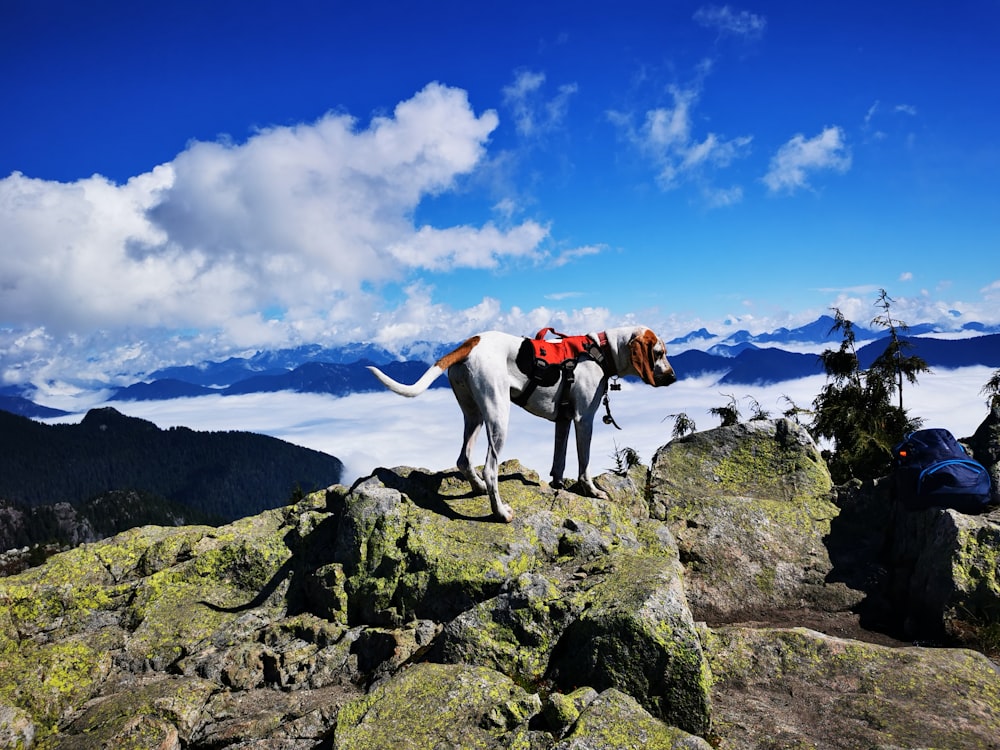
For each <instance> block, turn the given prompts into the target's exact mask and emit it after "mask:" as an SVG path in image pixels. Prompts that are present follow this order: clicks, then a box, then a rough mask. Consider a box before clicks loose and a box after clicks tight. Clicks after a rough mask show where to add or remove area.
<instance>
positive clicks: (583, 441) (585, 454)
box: [576, 414, 608, 500]
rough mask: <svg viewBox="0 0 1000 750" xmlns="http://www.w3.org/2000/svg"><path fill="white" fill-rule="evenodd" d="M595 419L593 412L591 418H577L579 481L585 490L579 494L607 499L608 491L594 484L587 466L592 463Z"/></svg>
mask: <svg viewBox="0 0 1000 750" xmlns="http://www.w3.org/2000/svg"><path fill="white" fill-rule="evenodd" d="M593 419H594V417H593V415H592V414H591V415H590V418H589V419H588V418H587V417H581V418H580V419H578V420H576V457H577V460H578V461H579V464H580V479H579V481H580V485H581V487H582V488H583V490H584V491H583V492H580V493H579V494H581V495H588V496H590V497H598V498H601V499H602V500H607V499H608V495H607V493H605V492H603V491H602V490H599V489H597V485H596V484H594V481H593V480H592V479H591V478H590V473H589V472H588V471H587V467H588V466H589V465H590V441H591V438H592V437H593V435H594V421H593Z"/></svg>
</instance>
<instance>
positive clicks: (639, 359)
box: [628, 328, 656, 385]
mask: <svg viewBox="0 0 1000 750" xmlns="http://www.w3.org/2000/svg"><path fill="white" fill-rule="evenodd" d="M654 346H656V334H655V333H653V332H652V331H651V330H649V329H648V328H646V329H644V330H643V331H642V332H641V333H637V334H636V335H635V336H633V337H632V340H631V341H629V342H628V349H629V358H630V359H631V360H632V367H633V368H634V369H635V371H636V372H637V373H639V377H640V378H642V379H643V380H644V381H646V382H647V383H648V384H649V385H656V376H655V375H654V374H653V347H654Z"/></svg>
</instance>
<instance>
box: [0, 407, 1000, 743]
mask: <svg viewBox="0 0 1000 750" xmlns="http://www.w3.org/2000/svg"><path fill="white" fill-rule="evenodd" d="M501 475H502V484H501V492H502V493H503V494H504V496H505V498H506V499H507V500H508V501H509V502H510V503H511V504H512V506H513V508H514V510H515V514H516V515H515V518H514V521H513V523H510V524H500V523H495V522H494V521H493V520H492V519H491V518H490V517H489V516H488V515H487V514H488V511H489V506H488V503H487V501H486V499H485V498H484V497H476V496H473V495H472V494H471V493H470V491H469V486H468V484H467V483H466V482H465V481H464V480H462V479H461V477H460V476H459V475H458V474H457V472H454V471H452V472H440V473H435V472H427V471H423V470H418V469H411V468H396V469H380V470H378V471H376V472H375V473H374V474H373V475H372V476H370V477H367V478H365V479H363V480H361V481H359V482H357V483H356V484H355V485H354V486H353V487H350V488H348V487H343V486H339V485H338V486H334V487H330V488H329V489H327V490H326V491H325V492H321V493H316V494H313V495H310V496H308V497H307V498H306V499H305V500H303V501H302V502H300V503H298V504H296V505H292V506H288V507H284V508H279V509H275V510H270V511H267V512H264V513H262V514H260V515H257V516H253V517H250V518H245V519H242V520H239V521H237V522H235V523H232V524H230V525H228V526H223V527H219V528H213V527H207V526H187V527H179V528H161V527H144V528H139V529H133V530H131V531H128V532H125V533H122V534H120V535H118V536H116V537H114V538H111V539H107V540H104V541H101V542H96V543H92V544H86V545H83V546H80V547H78V548H76V549H73V550H70V551H67V552H64V553H62V554H59V555H57V556H55V557H53V558H51V559H49V560H48V561H47V562H45V563H44V564H43V565H41V566H39V567H35V568H31V569H29V570H26V571H24V572H22V573H20V574H18V575H14V576H10V577H7V578H3V579H0V748H45V749H46V750H56V749H59V750H71V749H72V750H76V749H78V748H79V749H84V748H116V749H123V748H160V749H162V750H173V749H175V748H199V749H201V748H204V749H206V750H207V749H212V750H214V749H216V748H220V749H221V748H234V749H235V748H261V749H263V748H268V749H276V750H284V749H287V750H292V749H295V750H298V749H300V748H302V749H305V748H338V749H344V750H348V749H350V750H355V749H357V750H362V749H363V750H371V749H375V748H413V749H414V750H423V749H426V750H445V749H447V748H497V749H498V750H499V749H500V748H505V749H506V748H523V749H524V750H570V749H573V750H605V749H606V750H611V749H612V748H636V749H638V748H653V749H656V748H676V749H678V750H679V749H681V748H683V749H685V750H695V749H698V748H701V749H702V750H707V749H709V748H713V747H714V748H721V749H731V750H736V749H737V748H739V749H744V748H760V749H762V750H763V749H764V748H803V749H804V748H882V749H883V750H890V749H892V748H895V749H902V748H930V747H934V748H949V750H962V749H964V748H968V749H969V750H972V749H973V748H975V749H976V750H982V749H983V748H998V747H1000V739H998V738H1000V670H998V667H997V664H996V662H995V661H993V660H991V658H990V655H993V656H994V657H995V655H996V647H997V641H998V640H1000V638H998V635H997V630H998V629H1000V626H998V624H997V623H998V619H1000V569H998V556H997V550H998V548H1000V517H998V514H997V513H995V512H994V513H993V514H986V515H982V516H963V515H961V514H958V513H956V512H954V511H950V510H939V509H934V510H927V511H921V512H918V513H906V512H903V511H902V510H900V509H899V508H898V507H896V505H895V504H894V502H893V499H892V496H891V493H890V492H889V490H888V488H887V486H886V483H885V482H881V483H875V484H874V485H870V486H860V485H858V486H848V487H839V488H835V487H833V486H832V485H831V482H830V477H829V474H828V472H827V470H826V467H825V464H824V463H823V461H822V459H821V457H820V455H819V452H818V451H817V448H816V446H815V445H814V444H813V442H812V440H811V439H810V438H809V436H808V434H807V433H806V432H805V430H804V429H803V428H801V427H800V426H799V425H797V424H796V423H794V422H792V421H788V420H779V421H760V422H751V423H748V424H744V425H738V426H735V427H727V428H719V429H716V430H711V431H708V432H704V433H698V434H695V435H691V436H688V437H685V438H681V439H678V440H674V441H673V442H671V443H669V444H668V445H665V446H664V447H663V448H661V449H660V451H658V452H657V454H656V455H655V456H654V458H653V460H652V462H651V466H650V467H648V468H647V467H642V466H637V467H634V468H633V469H632V470H630V472H629V473H628V474H627V475H618V474H605V475H603V476H601V477H599V478H598V479H597V483H598V485H599V486H600V487H601V488H602V489H603V490H604V491H605V492H606V493H607V495H608V498H609V499H595V498H589V497H582V496H580V495H577V494H574V493H573V492H572V491H568V490H556V489H553V488H551V487H549V486H548V485H547V484H546V483H545V482H544V481H542V480H540V479H539V477H538V475H537V474H536V473H535V472H534V471H532V470H530V469H528V468H526V467H524V466H522V465H521V464H520V463H518V462H516V461H510V462H507V463H505V464H504V465H503V466H502V469H501ZM570 489H572V488H570Z"/></svg>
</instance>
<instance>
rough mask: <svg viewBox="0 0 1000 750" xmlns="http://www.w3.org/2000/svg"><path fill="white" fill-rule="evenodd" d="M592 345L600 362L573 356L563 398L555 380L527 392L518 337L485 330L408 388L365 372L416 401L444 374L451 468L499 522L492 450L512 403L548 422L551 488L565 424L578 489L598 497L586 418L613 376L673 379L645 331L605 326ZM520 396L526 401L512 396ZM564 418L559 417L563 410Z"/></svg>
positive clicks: (561, 457)
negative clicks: (452, 424) (453, 446)
mask: <svg viewBox="0 0 1000 750" xmlns="http://www.w3.org/2000/svg"><path fill="white" fill-rule="evenodd" d="M588 337H589V338H590V339H591V340H592V341H593V342H594V345H595V347H600V351H601V352H603V356H602V355H600V354H599V355H598V357H600V358H601V360H602V362H600V363H599V362H598V361H597V360H596V359H594V358H593V357H591V356H581V357H579V358H578V359H577V362H576V367H575V368H574V370H573V384H572V387H571V388H570V390H569V393H568V394H566V393H564V394H563V396H562V398H560V395H559V393H560V388H561V383H560V382H558V381H557V382H556V384H555V385H552V386H547V387H534V386H533V385H531V384H530V378H529V376H528V375H527V374H525V373H524V372H523V371H522V369H521V368H520V367H519V366H518V364H517V359H518V352H519V350H520V349H521V347H522V345H523V344H524V342H525V341H526V339H524V338H522V337H520V336H512V335H510V334H508V333H501V332H500V331H487V332H486V333H481V334H479V335H477V336H473V337H472V338H470V339H468V340H467V341H466V342H464V343H463V344H462V345H461V346H459V347H457V348H456V349H455V350H454V351H452V352H450V353H449V354H446V355H445V356H443V357H442V358H441V359H439V360H438V361H437V362H436V363H435V364H434V365H432V366H431V367H430V368H429V369H428V370H427V372H425V373H424V375H423V376H422V377H421V378H420V379H419V380H418V381H417V382H416V383H414V384H413V385H405V384H403V383H398V382H396V381H395V380H393V379H392V378H390V377H389V376H388V375H386V374H385V373H383V372H381V371H380V370H378V369H377V368H375V367H369V368H368V369H369V370H371V371H372V373H374V374H375V377H377V378H378V379H379V380H380V381H382V383H383V384H384V385H385V386H386V387H387V388H389V389H390V390H391V391H393V392H394V393H398V394H400V395H402V396H408V397H411V398H412V397H413V396H418V395H420V394H421V393H423V392H424V391H426V390H427V389H428V387H430V385H431V383H433V382H434V380H436V379H437V378H438V377H439V376H440V375H441V374H442V373H444V372H445V371H447V372H448V379H449V380H450V381H451V389H452V391H453V392H454V393H455V398H456V399H458V405H459V406H460V407H461V408H462V413H463V415H464V416H465V436H464V438H463V442H462V452H461V454H460V455H459V457H458V468H459V469H460V470H461V472H462V473H463V474H464V475H465V476H466V478H467V479H468V480H469V482H470V483H471V484H472V488H473V489H474V490H475V491H477V492H479V493H485V494H487V495H489V498H490V504H491V505H492V507H493V513H494V515H495V516H497V517H498V518H502V519H503V520H504V521H510V520H511V519H512V518H513V517H514V511H513V510H512V509H511V507H510V506H509V505H508V504H507V503H505V502H504V501H503V500H502V499H501V498H500V490H499V486H498V481H497V467H498V463H499V456H500V451H501V450H502V449H503V444H504V440H505V439H506V436H507V423H508V419H509V417H510V404H511V400H512V399H517V400H518V402H523V403H522V406H523V407H524V408H525V409H526V410H527V411H529V412H530V413H532V414H534V415H536V416H539V417H544V418H545V419H548V420H551V421H554V422H556V437H555V453H554V456H553V460H552V486H554V487H560V486H562V479H563V471H564V470H565V467H566V445H567V443H568V441H569V419H572V421H573V423H574V425H575V427H576V452H577V458H578V460H579V467H580V479H579V481H580V484H581V485H582V487H583V489H584V491H585V492H587V493H589V494H591V495H593V496H597V497H603V496H604V493H603V492H601V491H600V490H599V489H597V487H596V486H594V483H593V481H592V480H591V478H590V475H589V474H588V473H587V466H588V464H589V463H590V440H591V436H592V435H593V430H594V415H595V413H596V412H597V409H598V408H599V407H600V404H601V399H602V398H603V396H604V393H605V391H606V390H607V386H608V378H609V377H610V376H613V375H638V376H639V377H640V378H642V379H643V380H644V381H645V382H647V383H649V384H650V385H653V386H664V385H670V384H671V383H673V382H674V381H675V380H676V379H677V378H676V376H675V375H674V370H673V368H672V367H671V366H670V363H669V362H668V361H667V347H666V346H665V345H664V344H663V342H662V341H661V340H660V338H659V337H658V336H657V335H656V334H655V333H653V332H652V331H651V330H649V329H648V328H644V327H627V328H612V329H609V330H607V331H605V332H604V333H603V334H597V333H594V334H588ZM522 394H527V399H526V400H523V399H518V397H519V396H522ZM560 402H562V406H563V409H564V410H565V411H568V415H566V416H568V417H569V418H565V416H564V414H565V411H561V408H560ZM483 425H486V438H487V440H488V442H489V445H488V447H487V453H486V464H485V466H484V468H483V476H482V477H480V476H479V474H478V473H477V472H476V470H475V468H474V467H473V464H472V448H473V446H474V445H475V441H476V437H477V435H478V434H479V428H480V427H482V426H483Z"/></svg>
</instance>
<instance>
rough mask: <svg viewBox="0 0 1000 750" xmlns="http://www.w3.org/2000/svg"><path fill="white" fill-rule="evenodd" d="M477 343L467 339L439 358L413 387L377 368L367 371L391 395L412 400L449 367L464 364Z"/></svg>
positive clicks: (474, 339)
mask: <svg viewBox="0 0 1000 750" xmlns="http://www.w3.org/2000/svg"><path fill="white" fill-rule="evenodd" d="M478 343H479V336H473V337H472V338H471V339H467V340H466V341H465V342H463V343H462V344H461V345H460V346H458V347H456V348H455V349H454V350H452V351H450V352H448V353H447V354H445V355H444V356H443V357H441V359H439V360H438V361H437V362H435V363H434V364H433V365H431V366H430V368H429V369H428V370H427V372H425V373H424V374H423V375H422V376H421V377H420V380H418V381H417V382H416V383H414V384H413V385H406V384H405V383H398V382H396V381H395V380H393V379H392V378H390V377H389V376H388V375H386V374H385V373H384V372H382V371H381V370H379V369H378V368H377V367H371V366H369V367H368V369H369V370H371V371H372V375H374V376H375V377H376V378H378V379H379V380H380V381H382V385H384V386H385V387H386V388H388V389H389V390H390V391H392V392H393V393H398V394H399V395H400V396H406V397H407V398H413V397H414V396H419V395H420V394H421V393H423V392H424V391H426V390H427V389H428V388H430V387H431V383H433V382H434V381H435V380H437V379H438V378H439V377H440V376H441V373H443V372H444V371H445V370H447V369H448V368H449V367H451V366H452V365H454V364H458V363H459V362H464V361H465V359H466V358H467V357H468V356H469V353H470V352H471V351H472V350H473V349H475V348H476V344H478Z"/></svg>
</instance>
